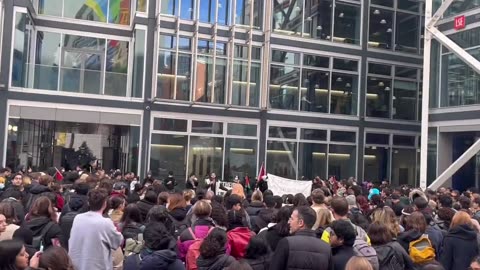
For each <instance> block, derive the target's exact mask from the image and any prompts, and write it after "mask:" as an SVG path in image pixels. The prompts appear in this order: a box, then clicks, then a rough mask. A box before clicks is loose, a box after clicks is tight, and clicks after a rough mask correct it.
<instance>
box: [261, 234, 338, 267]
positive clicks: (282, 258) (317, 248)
mask: <svg viewBox="0 0 480 270" xmlns="http://www.w3.org/2000/svg"><path fill="white" fill-rule="evenodd" d="M270 269H271V270H284V269H285V270H286V269H288V270H296V269H310V270H332V269H333V261H332V251H331V248H330V245H328V244H327V243H325V242H324V241H322V240H320V239H318V238H317V237H316V234H315V232H314V231H312V230H301V231H298V232H296V233H295V235H293V236H289V237H286V238H284V239H282V240H280V242H279V243H278V246H277V249H276V250H275V253H274V254H273V258H272V261H271V263H270Z"/></svg>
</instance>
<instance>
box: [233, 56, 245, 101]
mask: <svg viewBox="0 0 480 270" xmlns="http://www.w3.org/2000/svg"><path fill="white" fill-rule="evenodd" d="M247 87H248V62H245V61H234V62H233V88H232V104H234V105H239V106H245V105H246V104H247V98H248V97H247Z"/></svg>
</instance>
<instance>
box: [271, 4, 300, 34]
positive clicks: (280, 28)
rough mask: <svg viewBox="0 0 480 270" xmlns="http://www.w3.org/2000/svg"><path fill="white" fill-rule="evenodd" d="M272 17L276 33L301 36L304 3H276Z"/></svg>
mask: <svg viewBox="0 0 480 270" xmlns="http://www.w3.org/2000/svg"><path fill="white" fill-rule="evenodd" d="M290 5H294V6H290ZM272 17H273V29H274V31H276V32H279V33H282V34H287V35H301V34H302V20H303V18H302V17H303V1H291V2H290V1H282V2H281V3H279V2H278V1H274V2H273V16H272Z"/></svg>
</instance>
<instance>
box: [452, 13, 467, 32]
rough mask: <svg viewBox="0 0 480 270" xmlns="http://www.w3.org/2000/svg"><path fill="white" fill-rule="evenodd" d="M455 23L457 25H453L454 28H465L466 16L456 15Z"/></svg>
mask: <svg viewBox="0 0 480 270" xmlns="http://www.w3.org/2000/svg"><path fill="white" fill-rule="evenodd" d="M454 23H455V25H454V26H453V28H455V30H460V29H463V28H465V16H458V17H455V21H454Z"/></svg>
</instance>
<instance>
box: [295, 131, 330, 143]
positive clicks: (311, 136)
mask: <svg viewBox="0 0 480 270" xmlns="http://www.w3.org/2000/svg"><path fill="white" fill-rule="evenodd" d="M300 139H302V140H311V141H312V140H313V141H326V140H327V131H326V130H319V129H304V128H302V129H301V134H300Z"/></svg>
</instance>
